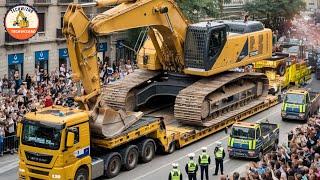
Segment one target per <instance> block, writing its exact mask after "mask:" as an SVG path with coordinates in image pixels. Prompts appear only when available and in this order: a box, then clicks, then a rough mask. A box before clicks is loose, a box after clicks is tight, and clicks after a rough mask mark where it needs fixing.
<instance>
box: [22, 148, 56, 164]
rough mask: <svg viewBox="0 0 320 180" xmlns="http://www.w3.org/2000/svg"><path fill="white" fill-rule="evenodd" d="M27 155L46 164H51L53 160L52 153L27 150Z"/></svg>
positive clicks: (31, 159)
mask: <svg viewBox="0 0 320 180" xmlns="http://www.w3.org/2000/svg"><path fill="white" fill-rule="evenodd" d="M25 154H26V157H27V159H28V160H29V161H34V162H38V163H44V164H50V162H51V160H52V156H51V155H46V154H40V153H34V152H27V151H26V152H25Z"/></svg>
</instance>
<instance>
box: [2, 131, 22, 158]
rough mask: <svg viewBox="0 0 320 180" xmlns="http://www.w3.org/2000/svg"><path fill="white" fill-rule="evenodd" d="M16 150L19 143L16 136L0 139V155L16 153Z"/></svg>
mask: <svg viewBox="0 0 320 180" xmlns="http://www.w3.org/2000/svg"><path fill="white" fill-rule="evenodd" d="M18 148H19V141H18V138H17V136H16V135H12V136H7V137H0V155H2V154H3V153H9V152H10V153H14V152H17V150H18Z"/></svg>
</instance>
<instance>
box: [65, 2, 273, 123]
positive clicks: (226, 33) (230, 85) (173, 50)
mask: <svg viewBox="0 0 320 180" xmlns="http://www.w3.org/2000/svg"><path fill="white" fill-rule="evenodd" d="M86 6H96V7H98V8H99V7H110V6H113V7H112V8H111V9H109V10H107V11H105V12H103V13H100V14H98V15H97V16H96V17H94V18H93V19H92V20H90V19H89V18H88V17H87V16H86V14H85V12H84V10H83V7H86ZM63 24H64V26H63V33H64V34H65V36H66V40H67V48H68V51H69V56H70V62H71V68H72V72H73V80H74V81H76V82H79V83H80V82H81V83H82V85H83V87H84V90H85V94H82V95H81V96H79V97H77V98H76V100H77V101H79V102H81V104H82V107H83V108H85V109H86V110H89V111H93V112H94V111H95V109H97V108H99V111H100V112H98V113H93V115H95V116H103V117H102V119H104V120H103V121H108V122H116V121H118V120H112V118H110V117H109V118H108V117H107V116H108V115H107V114H109V112H110V111H112V114H114V116H113V117H122V119H123V118H124V117H125V116H126V113H125V112H133V111H137V110H139V108H140V107H141V106H143V105H145V104H146V103H147V102H148V101H149V100H150V99H152V98H154V97H157V96H173V97H176V99H175V103H174V116H175V118H176V119H177V120H178V121H179V122H180V123H183V124H189V125H197V126H205V127H208V126H210V125H212V124H213V123H215V122H216V121H218V120H219V121H221V120H223V119H224V118H225V117H227V115H228V114H230V113H231V114H232V113H233V112H234V110H236V109H237V110H239V108H240V107H241V108H240V109H241V110H243V111H244V110H245V109H248V108H251V107H253V106H256V105H257V104H259V103H261V102H263V98H262V97H264V95H265V94H267V93H266V92H267V89H268V88H267V83H268V82H267V78H266V76H265V75H263V74H261V73H252V72H235V71H230V70H232V69H235V68H239V67H243V66H246V65H248V64H251V63H253V62H256V61H259V60H262V59H266V58H270V57H271V56H272V32H271V30H270V29H266V28H264V26H263V24H262V23H260V22H257V21H247V20H245V21H224V20H221V21H208V22H199V23H196V24H191V23H190V21H189V20H188V19H187V18H186V17H185V16H184V15H183V14H182V12H181V11H180V9H179V8H178V6H177V4H176V3H175V2H174V1H173V0H98V1H96V2H93V3H86V4H81V5H80V4H71V5H69V6H68V9H67V11H66V13H65V16H64V20H63ZM140 27H146V28H148V38H147V40H146V42H145V43H144V47H143V48H141V50H140V52H139V53H138V55H139V56H138V58H137V59H138V66H139V70H135V71H134V73H132V74H131V75H129V76H127V77H126V78H125V79H124V80H122V81H118V82H116V83H114V84H111V85H108V86H107V87H106V88H105V89H101V84H100V80H99V76H98V75H99V69H98V61H97V55H96V54H97V48H96V43H97V37H99V36H103V35H109V34H111V33H114V32H118V31H124V30H129V29H133V28H140ZM146 46H148V47H146ZM146 48H149V49H150V48H151V49H154V50H152V51H145V50H144V49H146ZM102 109H104V110H102ZM120 111H121V112H120ZM117 114H120V115H117ZM222 115H223V116H222ZM133 119H134V118H133ZM136 119H137V118H136ZM133 121H134V120H133ZM130 124H131V123H129V125H130ZM109 129H110V128H109ZM111 129H112V128H111Z"/></svg>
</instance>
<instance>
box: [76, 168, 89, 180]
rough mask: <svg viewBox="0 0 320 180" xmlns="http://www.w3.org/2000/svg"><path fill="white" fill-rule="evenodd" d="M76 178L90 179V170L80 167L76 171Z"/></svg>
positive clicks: (81, 179)
mask: <svg viewBox="0 0 320 180" xmlns="http://www.w3.org/2000/svg"><path fill="white" fill-rule="evenodd" d="M74 179H75V180H89V172H88V170H87V169H85V168H83V167H82V168H79V169H78V170H77V172H76V176H75V177H74Z"/></svg>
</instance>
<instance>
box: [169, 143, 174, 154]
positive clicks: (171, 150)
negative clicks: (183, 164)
mask: <svg viewBox="0 0 320 180" xmlns="http://www.w3.org/2000/svg"><path fill="white" fill-rule="evenodd" d="M175 150H176V143H175V142H171V143H170V145H169V149H168V152H167V153H168V154H172V153H173V152H174V151H175Z"/></svg>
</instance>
